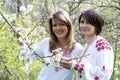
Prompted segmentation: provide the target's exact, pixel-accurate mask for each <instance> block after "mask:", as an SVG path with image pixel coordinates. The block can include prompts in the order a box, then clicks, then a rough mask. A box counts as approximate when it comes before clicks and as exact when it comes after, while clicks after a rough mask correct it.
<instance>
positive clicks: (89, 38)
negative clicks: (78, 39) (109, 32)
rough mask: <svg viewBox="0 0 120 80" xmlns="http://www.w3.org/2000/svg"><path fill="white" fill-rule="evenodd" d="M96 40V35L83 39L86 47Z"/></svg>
mask: <svg viewBox="0 0 120 80" xmlns="http://www.w3.org/2000/svg"><path fill="white" fill-rule="evenodd" d="M96 38H97V36H96V35H94V36H86V37H85V39H86V42H87V44H88V45H90V44H91V43H92V42H93V41H94V40H95V39H96Z"/></svg>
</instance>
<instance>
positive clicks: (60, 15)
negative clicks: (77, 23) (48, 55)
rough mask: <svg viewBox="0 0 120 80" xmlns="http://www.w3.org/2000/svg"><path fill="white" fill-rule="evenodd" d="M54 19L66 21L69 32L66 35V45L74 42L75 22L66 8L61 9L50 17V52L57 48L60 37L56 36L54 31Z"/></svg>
mask: <svg viewBox="0 0 120 80" xmlns="http://www.w3.org/2000/svg"><path fill="white" fill-rule="evenodd" d="M52 20H54V21H56V20H60V21H62V22H64V23H65V24H66V26H67V28H68V33H67V36H66V41H65V42H66V43H65V45H66V46H68V45H71V44H73V42H74V38H73V34H74V33H73V32H74V30H73V24H72V21H71V19H70V16H69V14H68V13H67V12H66V11H64V10H59V11H57V12H55V13H54V14H53V15H52V17H50V19H49V33H50V43H49V50H50V52H52V50H54V49H55V47H56V46H57V45H58V38H57V37H56V35H55V34H54V32H53V27H52V26H53V25H52Z"/></svg>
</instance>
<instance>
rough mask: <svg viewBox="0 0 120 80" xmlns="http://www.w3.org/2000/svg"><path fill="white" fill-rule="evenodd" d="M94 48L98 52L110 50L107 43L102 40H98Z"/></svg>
mask: <svg viewBox="0 0 120 80" xmlns="http://www.w3.org/2000/svg"><path fill="white" fill-rule="evenodd" d="M96 48H97V50H98V51H101V50H104V49H107V50H111V47H110V45H109V43H108V42H107V41H106V40H104V39H100V40H98V41H97V42H96Z"/></svg>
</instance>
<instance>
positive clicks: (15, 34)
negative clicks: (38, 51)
mask: <svg viewBox="0 0 120 80" xmlns="http://www.w3.org/2000/svg"><path fill="white" fill-rule="evenodd" d="M13 31H14V36H16V37H17V38H19V37H21V36H22V33H21V29H20V28H16V27H15V26H13Z"/></svg>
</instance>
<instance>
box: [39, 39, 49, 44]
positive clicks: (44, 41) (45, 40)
mask: <svg viewBox="0 0 120 80" xmlns="http://www.w3.org/2000/svg"><path fill="white" fill-rule="evenodd" d="M49 40H50V38H44V39H42V40H41V41H40V43H46V42H49Z"/></svg>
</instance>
